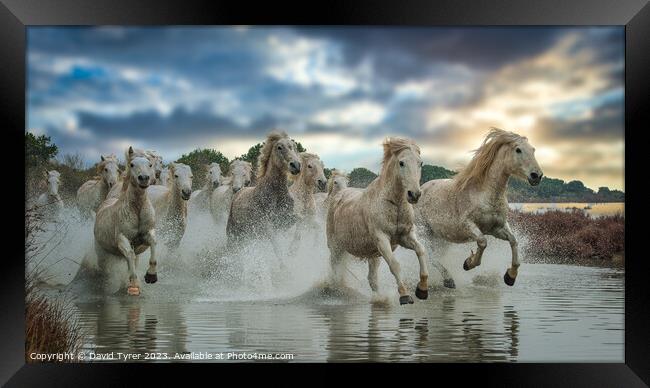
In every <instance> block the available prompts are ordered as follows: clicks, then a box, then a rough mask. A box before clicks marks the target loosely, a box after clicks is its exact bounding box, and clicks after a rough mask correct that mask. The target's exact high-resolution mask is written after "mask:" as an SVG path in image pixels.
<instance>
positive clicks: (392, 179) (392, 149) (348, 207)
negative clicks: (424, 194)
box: [327, 138, 429, 304]
mask: <svg viewBox="0 0 650 388" xmlns="http://www.w3.org/2000/svg"><path fill="white" fill-rule="evenodd" d="M421 173H422V159H421V158H420V149H419V147H418V146H417V145H416V144H415V143H414V142H413V141H411V140H407V139H400V138H388V139H387V140H386V141H385V142H384V159H383V165H382V169H381V173H380V174H379V176H378V177H377V178H375V180H374V181H372V182H371V183H370V184H369V185H368V187H367V188H366V189H355V188H347V189H344V190H341V191H340V192H339V193H338V194H336V195H335V196H334V197H333V198H332V202H331V204H330V206H329V209H328V213H327V246H328V248H329V249H330V259H331V263H332V267H333V269H334V274H335V275H339V276H340V267H341V266H342V264H343V263H342V260H343V258H344V256H345V255H347V254H352V255H354V256H356V257H359V258H365V259H367V260H368V267H369V268H368V282H369V283H370V288H371V289H372V291H373V293H377V291H378V288H377V269H378V268H379V263H380V262H379V256H383V257H384V260H386V263H387V264H388V267H389V268H390V271H391V272H392V274H393V276H394V277H395V280H396V281H397V290H398V292H399V295H400V298H399V302H400V304H406V303H413V298H411V296H410V295H409V293H408V292H407V290H406V287H405V286H404V284H403V283H402V279H401V275H400V265H399V263H398V262H397V260H396V259H395V256H394V255H393V251H394V250H395V249H396V248H397V246H398V245H401V246H403V247H404V248H407V249H412V250H415V253H416V254H417V256H418V261H419V263H420V282H419V283H418V284H417V286H416V288H415V295H416V296H417V297H418V298H420V299H426V298H427V297H428V286H427V279H428V277H429V273H428V270H427V253H426V250H425V249H424V247H423V246H422V244H420V242H419V241H418V239H417V237H416V234H415V226H414V220H415V216H414V213H413V206H412V205H411V204H413V203H417V202H418V199H419V198H420V175H421Z"/></svg>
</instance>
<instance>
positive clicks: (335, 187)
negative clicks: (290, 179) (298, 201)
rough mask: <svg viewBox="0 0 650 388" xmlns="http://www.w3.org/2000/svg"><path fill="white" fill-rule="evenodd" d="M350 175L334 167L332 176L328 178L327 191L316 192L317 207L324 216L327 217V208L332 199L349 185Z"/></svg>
mask: <svg viewBox="0 0 650 388" xmlns="http://www.w3.org/2000/svg"><path fill="white" fill-rule="evenodd" d="M348 181H349V179H348V176H347V175H345V174H344V173H343V172H341V171H339V170H337V169H334V170H332V174H331V175H330V178H329V179H328V180H327V186H326V192H324V193H316V194H314V197H315V198H316V207H317V208H318V209H319V213H320V214H321V216H322V217H323V218H327V208H328V207H329V204H330V202H331V199H332V198H333V197H334V196H335V195H336V194H337V193H338V192H339V191H341V190H343V189H345V188H347V187H348Z"/></svg>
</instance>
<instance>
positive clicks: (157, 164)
mask: <svg viewBox="0 0 650 388" xmlns="http://www.w3.org/2000/svg"><path fill="white" fill-rule="evenodd" d="M145 153H146V154H147V157H148V158H149V160H151V161H152V164H153V169H154V171H155V172H156V174H155V176H154V179H153V180H152V181H151V184H152V185H157V184H161V183H160V174H161V173H162V171H163V158H162V156H160V154H159V153H158V152H157V151H154V150H147V151H145Z"/></svg>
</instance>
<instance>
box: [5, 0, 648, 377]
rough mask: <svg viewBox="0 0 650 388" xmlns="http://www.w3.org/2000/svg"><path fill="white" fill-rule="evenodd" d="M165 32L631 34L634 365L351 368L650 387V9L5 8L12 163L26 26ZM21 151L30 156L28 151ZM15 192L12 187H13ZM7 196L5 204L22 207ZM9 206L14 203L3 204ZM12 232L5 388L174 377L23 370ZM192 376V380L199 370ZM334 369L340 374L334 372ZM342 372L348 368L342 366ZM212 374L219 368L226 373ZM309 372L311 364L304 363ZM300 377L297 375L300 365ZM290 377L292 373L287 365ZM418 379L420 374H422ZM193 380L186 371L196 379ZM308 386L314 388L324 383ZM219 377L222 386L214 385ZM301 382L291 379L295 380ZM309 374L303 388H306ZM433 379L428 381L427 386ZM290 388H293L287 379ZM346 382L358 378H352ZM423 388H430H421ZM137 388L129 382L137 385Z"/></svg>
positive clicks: (554, 3)
mask: <svg viewBox="0 0 650 388" xmlns="http://www.w3.org/2000/svg"><path fill="white" fill-rule="evenodd" d="M160 24H173V25H185V24H199V25H205V24H281V25H286V24H290V25H294V24H301V25H303V24H337V25H339V24H359V25H369V24H373V25H411V24H415V25H620V26H625V35H626V43H625V48H626V50H625V182H626V187H625V191H626V220H625V229H626V252H627V254H628V256H629V257H630V258H629V259H628V260H626V264H625V266H626V268H625V363H620V364H426V365H419V367H420V368H417V370H415V367H417V366H415V365H400V371H403V372H405V373H404V374H395V372H399V371H398V370H397V367H396V366H395V365H382V366H377V365H363V366H360V368H361V369H364V371H361V372H357V371H352V370H349V371H347V372H348V373H346V376H350V377H354V376H355V375H356V376H357V378H359V379H363V380H364V381H365V380H366V379H367V378H368V377H371V376H372V375H374V376H377V377H380V378H382V377H383V376H388V375H394V374H395V375H396V376H404V377H403V378H404V383H407V384H415V382H412V380H413V378H418V379H422V383H423V384H437V383H440V382H441V380H440V379H441V378H442V377H444V378H451V379H452V381H453V382H454V385H456V384H458V383H460V384H465V383H468V382H474V383H480V384H482V385H486V384H487V385H500V386H503V385H507V386H508V385H516V386H522V385H526V386H527V385H536V386H547V385H550V386H568V385H570V386H585V387H587V386H588V387H596V386H622V387H623V386H624V387H634V386H645V385H647V384H650V341H649V338H650V337H649V335H648V331H649V330H648V327H650V298H649V297H648V295H649V294H650V293H649V292H648V283H649V282H648V276H649V275H650V271H648V264H647V260H645V257H644V255H643V253H644V250H643V248H644V247H643V243H644V241H643V239H642V235H641V233H642V232H643V230H644V226H643V224H644V222H643V221H644V220H645V219H646V218H645V217H646V214H647V212H646V211H645V210H647V206H646V205H645V204H644V203H643V201H644V200H645V198H643V191H642V185H643V184H644V181H645V179H643V177H644V176H647V173H646V172H645V171H644V170H646V168H645V166H647V165H648V163H647V162H645V166H644V161H643V159H642V156H643V155H644V154H647V151H646V152H644V151H645V150H644V147H647V143H645V146H644V142H643V138H644V132H645V131H647V130H648V128H649V125H648V123H650V120H649V119H650V118H649V117H648V116H649V114H648V112H650V106H649V101H650V98H648V97H650V76H649V74H648V73H650V55H649V54H648V53H649V52H650V50H648V49H649V48H650V5H649V4H648V2H647V1H645V0H591V1H589V0H571V1H570V0H545V1H533V0H445V1H428V0H408V1H399V2H397V1H393V2H390V1H377V0H365V1H355V2H352V1H349V0H348V1H344V0H336V1H331V0H330V1H323V2H319V3H313V2H302V3H295V4H288V3H282V2H277V1H273V2H252V1H250V0H245V1H201V0H197V1H195V0H182V1H181V0H173V1H172V0H164V1H163V0H156V1H154V0H140V1H135V0H132V1H127V0H92V1H90V0H58V1H45V0H0V42H1V43H0V47H1V49H0V65H1V66H0V96H1V99H0V111H1V112H2V113H1V115H0V118H1V121H0V123H2V126H3V134H4V139H5V142H4V147H5V150H7V152H6V154H12V155H13V159H14V160H15V159H16V158H19V157H20V155H21V152H22V153H23V156H24V148H21V146H20V144H23V137H24V130H25V117H26V111H25V109H26V105H25V101H26V100H25V85H26V83H25V76H26V51H25V49H26V27H28V26H34V25H160ZM21 150H22V151H21ZM23 172H24V171H22V172H21V171H13V174H12V175H11V176H10V179H11V180H9V181H8V183H6V184H7V185H12V186H7V187H14V188H15V187H20V186H19V185H21V184H22V185H24V174H23ZM5 190H6V189H5ZM15 191H17V190H14V192H13V193H9V194H8V195H7V198H6V199H5V201H13V202H11V203H14V202H17V201H20V198H18V197H19V195H17V194H16V193H15ZM5 203H7V202H5ZM4 208H5V211H4V213H8V214H6V215H5V216H4V217H3V218H4V225H5V227H4V228H2V229H3V234H4V237H5V238H6V240H5V243H4V244H6V245H5V246H9V247H10V248H11V249H9V250H6V249H5V252H4V255H3V257H2V267H0V278H1V280H0V298H2V302H1V304H0V325H1V327H0V333H1V334H0V335H1V336H2V341H0V344H1V345H0V346H1V356H2V357H0V383H3V384H4V383H6V384H7V386H16V387H24V386H33V385H44V386H59V385H61V386H86V385H91V384H93V385H97V384H99V385H123V384H126V382H127V381H128V382H129V383H136V382H137V381H138V380H143V381H145V382H152V381H151V380H150V379H152V378H154V377H156V378H166V377H167V376H170V375H173V374H177V373H178V372H177V371H176V370H175V369H176V368H172V367H170V366H168V365H166V366H163V368H159V367H155V366H153V365H133V364H124V365H118V364H108V365H107V364H102V365H99V364H83V365H80V364H71V365H46V364H30V365H27V364H25V361H24V345H25V341H24V338H25V337H24V296H25V292H24V276H25V273H24V251H23V250H22V248H21V244H20V242H19V241H20V240H21V237H20V236H19V230H18V227H17V225H19V222H20V221H19V220H22V219H24V218H23V215H22V214H21V209H19V207H18V206H13V207H12V206H4ZM188 367H192V368H193V371H192V372H191V373H192V376H194V374H195V373H196V369H195V368H194V367H195V365H191V366H185V368H184V369H185V370H187V368H188ZM208 367H209V368H210V372H209V374H210V375H212V378H211V380H209V381H211V382H215V383H216V382H217V381H219V380H221V379H222V374H223V373H225V372H226V371H228V372H234V373H236V375H238V376H239V379H240V380H238V382H239V383H245V382H246V381H247V380H248V379H250V377H255V376H257V377H263V378H264V377H267V376H268V375H267V373H268V371H269V368H268V365H255V366H254V367H256V368H263V369H264V371H263V372H261V373H252V374H251V373H242V369H243V368H244V367H246V369H248V368H249V367H250V366H243V365H233V364H228V365H223V366H213V365H208ZM330 367H331V366H330ZM339 367H340V366H339ZM214 368H219V369H218V370H216V369H214ZM298 368H300V369H301V370H303V371H304V370H305V368H309V369H311V368H310V367H308V366H299V367H298ZM294 369H296V368H294ZM282 371H283V374H284V375H287V373H293V372H291V371H289V370H288V368H287V367H286V366H284V367H282ZM416 372H417V374H416ZM186 373H187V372H186ZM315 373H319V375H318V377H317V379H318V380H319V381H323V382H324V381H325V380H326V379H328V378H329V379H337V376H339V378H341V377H340V376H341V375H340V374H338V373H334V374H332V373H322V371H319V372H315ZM308 378H309V380H306V381H304V382H303V383H304V384H312V381H313V379H314V376H312V377H308ZM215 379H216V380H215ZM293 379H294V378H292V380H293ZM299 380H300V377H295V381H293V383H296V384H300V383H301V382H300V381H299ZM427 380H428V381H427ZM285 382H286V381H285ZM346 382H348V383H352V379H348V377H346ZM418 384H420V383H418ZM129 385H131V384H129Z"/></svg>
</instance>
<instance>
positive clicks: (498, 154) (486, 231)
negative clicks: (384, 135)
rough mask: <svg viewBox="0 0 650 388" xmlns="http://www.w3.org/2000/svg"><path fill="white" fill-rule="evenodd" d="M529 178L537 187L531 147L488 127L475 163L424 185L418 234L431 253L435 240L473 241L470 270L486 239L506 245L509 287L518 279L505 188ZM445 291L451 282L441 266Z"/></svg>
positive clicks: (539, 173)
mask: <svg viewBox="0 0 650 388" xmlns="http://www.w3.org/2000/svg"><path fill="white" fill-rule="evenodd" d="M512 175H514V176H516V177H519V178H522V179H527V180H528V182H529V183H530V184H531V185H532V186H536V185H538V184H539V182H540V181H541V179H542V175H543V174H542V170H541V169H540V167H539V165H538V164H537V160H535V148H533V147H532V146H531V145H530V144H529V143H528V139H527V138H525V137H522V136H519V135H518V134H516V133H513V132H506V131H503V130H501V129H497V128H491V129H490V131H489V133H488V134H487V136H486V137H485V140H483V144H482V145H481V146H480V147H479V148H478V149H477V150H475V154H474V158H473V159H472V160H471V162H470V163H469V164H468V165H467V167H466V168H465V169H463V170H462V171H461V172H460V173H459V174H458V175H456V176H455V177H454V178H453V179H437V180H432V181H429V182H426V183H425V184H424V185H422V198H421V199H420V201H419V202H418V204H417V205H416V206H415V209H416V215H417V224H418V227H419V232H418V234H419V235H420V236H422V237H423V239H424V240H425V241H426V244H427V245H428V246H429V249H430V250H432V247H433V246H434V245H436V243H435V242H434V241H433V240H434V239H437V240H440V239H443V240H447V241H450V242H454V243H466V242H470V241H475V242H476V244H477V246H478V249H477V251H476V253H474V252H473V251H472V252H471V254H470V256H469V257H468V258H467V259H466V260H465V262H464V263H463V268H464V269H465V270H466V271H468V270H470V269H472V268H474V267H476V266H479V265H481V257H482V255H483V251H484V250H485V248H486V246H487V240H486V238H485V235H491V236H494V237H496V238H498V239H501V240H506V241H508V242H509V243H510V247H511V250H512V266H511V267H510V268H509V269H508V270H507V271H506V273H505V274H504V275H503V280H504V282H505V283H506V284H507V285H509V286H512V285H513V284H514V283H515V279H516V278H517V270H518V268H519V253H518V248H517V240H516V239H515V236H514V235H513V234H512V230H511V229H510V225H509V224H508V220H507V214H508V201H507V199H506V189H507V186H508V180H509V179H510V176H512ZM436 267H437V268H438V269H439V270H440V271H441V273H442V275H443V278H444V279H445V285H446V286H448V287H449V286H452V287H453V280H451V277H450V276H449V273H448V272H447V270H446V269H445V268H444V267H442V265H440V264H439V263H437V264H436Z"/></svg>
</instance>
